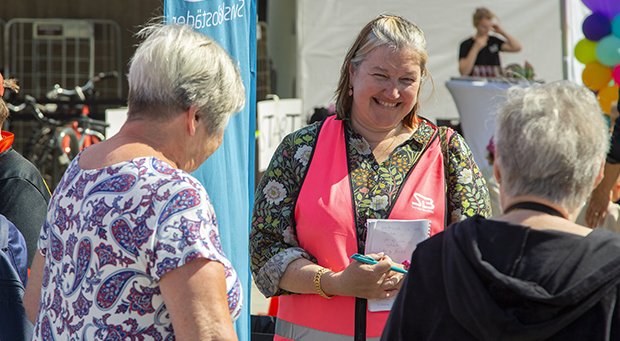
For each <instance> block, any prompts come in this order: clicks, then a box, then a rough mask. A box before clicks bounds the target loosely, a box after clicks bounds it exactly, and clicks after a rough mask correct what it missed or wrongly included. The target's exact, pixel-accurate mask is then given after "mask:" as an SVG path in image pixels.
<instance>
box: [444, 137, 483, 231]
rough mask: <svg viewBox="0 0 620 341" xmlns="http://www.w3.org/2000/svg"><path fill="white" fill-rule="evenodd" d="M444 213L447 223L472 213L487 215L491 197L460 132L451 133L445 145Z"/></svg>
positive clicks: (464, 217) (460, 219) (470, 215)
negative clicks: (445, 201)
mask: <svg viewBox="0 0 620 341" xmlns="http://www.w3.org/2000/svg"><path fill="white" fill-rule="evenodd" d="M448 149H449V151H450V155H449V162H450V167H448V169H449V174H448V194H447V195H448V214H450V215H451V218H452V219H451V223H454V222H457V221H462V220H465V219H467V218H469V217H472V216H474V215H477V214H479V215H482V216H484V217H485V218H488V217H490V216H491V203H490V202H491V201H490V199H489V191H488V189H487V186H486V182H485V181H484V178H483V176H482V173H480V170H479V169H478V166H477V165H476V162H475V161H474V156H473V154H472V153H471V150H470V149H469V146H468V145H467V143H465V140H464V139H463V137H462V136H461V135H459V134H458V133H456V132H455V133H454V134H453V135H452V137H451V138H450V143H449V145H448Z"/></svg>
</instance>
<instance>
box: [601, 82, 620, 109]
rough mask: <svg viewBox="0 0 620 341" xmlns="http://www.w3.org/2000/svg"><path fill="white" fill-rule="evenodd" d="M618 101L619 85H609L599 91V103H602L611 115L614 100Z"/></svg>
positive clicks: (602, 107) (602, 106)
mask: <svg viewBox="0 0 620 341" xmlns="http://www.w3.org/2000/svg"><path fill="white" fill-rule="evenodd" d="M617 101H618V85H613V86H608V87H606V88H603V89H601V91H599V92H598V103H599V104H600V105H601V109H602V110H603V111H604V112H605V113H606V114H607V115H609V113H610V112H611V105H612V103H613V102H617Z"/></svg>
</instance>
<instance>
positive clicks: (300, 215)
mask: <svg viewBox="0 0 620 341" xmlns="http://www.w3.org/2000/svg"><path fill="white" fill-rule="evenodd" d="M435 140H436V141H438V140H439V139H435ZM433 144H436V145H437V146H439V143H438V142H437V143H433ZM346 150H347V142H346V141H345V132H344V124H343V122H342V121H336V120H334V118H333V117H331V118H328V119H326V120H325V122H324V123H323V126H322V127H321V131H320V132H319V136H318V141H317V143H316V147H315V150H314V154H313V156H312V160H311V161H310V162H311V163H310V165H309V166H308V173H307V174H306V178H305V180H304V184H303V185H302V188H301V191H300V194H299V197H298V199H297V204H296V206H295V222H296V227H295V228H296V230H297V238H298V241H299V245H300V247H301V248H303V249H304V250H306V251H308V252H309V253H310V254H311V255H313V256H314V257H316V259H317V261H318V264H319V265H321V266H323V267H326V268H329V269H332V270H333V271H336V272H339V271H342V270H344V269H345V268H346V267H347V266H348V265H349V264H350V262H351V261H350V260H349V256H350V255H352V254H353V253H356V252H357V231H356V229H355V218H354V217H355V215H354V213H353V209H354V206H353V202H352V193H351V185H350V179H349V170H348V165H347V153H346ZM428 152H431V153H435V152H436V153H438V156H437V155H429V156H428V157H424V156H425V155H423V156H422V157H421V158H420V160H419V161H418V163H417V165H416V168H414V169H413V173H412V174H411V175H410V177H409V179H408V180H407V182H406V183H405V184H404V185H403V186H402V190H401V193H400V194H399V197H398V199H397V200H396V203H394V208H393V209H392V211H391V213H390V218H391V219H428V218H432V219H433V220H431V229H432V230H433V228H436V229H437V230H440V229H441V230H442V229H443V218H444V214H443V211H444V203H445V192H444V191H443V190H437V189H440V188H441V189H443V188H444V180H443V179H444V178H443V174H444V173H443V161H442V158H441V153H440V148H437V149H433V150H428V151H427V152H425V153H424V154H427V153H428ZM437 162H438V163H437ZM429 172H430V173H437V174H435V175H437V176H435V175H428V174H427V173H429ZM417 178H419V179H417ZM427 182H428V183H427ZM419 187H420V188H421V187H424V188H425V190H424V191H419V190H418V188H419ZM428 188H433V189H434V191H427V190H426V189H428ZM416 193H417V194H416ZM413 200H418V201H416V202H415V205H418V206H419V208H420V209H415V208H413V206H415V205H413ZM431 204H432V205H431ZM433 205H434V207H432V206H433ZM435 216H436V217H435ZM437 222H441V223H437ZM433 232H435V231H433ZM388 316H389V312H388V311H382V312H367V318H366V321H367V328H366V336H367V337H368V338H373V337H376V338H378V337H380V336H381V333H382V331H383V328H384V326H385V322H386V321H387V318H388ZM278 320H283V321H287V322H289V323H291V324H293V325H297V326H302V327H306V328H308V329H310V330H318V331H323V332H328V333H333V334H337V335H342V336H350V337H352V336H353V333H354V327H355V298H353V297H342V296H336V297H334V298H333V299H331V300H327V299H325V298H322V297H320V296H319V295H317V294H305V295H288V296H280V298H279V307H278ZM275 340H282V338H279V337H278V336H276V338H275Z"/></svg>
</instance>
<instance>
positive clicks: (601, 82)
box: [575, 0, 620, 114]
mask: <svg viewBox="0 0 620 341" xmlns="http://www.w3.org/2000/svg"><path fill="white" fill-rule="evenodd" d="M582 2H583V4H584V5H586V7H588V8H589V9H590V10H591V11H592V14H591V15H590V16H588V17H587V18H586V19H585V20H584V21H583V25H582V30H583V35H584V36H585V39H582V40H581V41H579V42H578V43H577V45H575V58H577V60H578V61H579V62H581V63H583V64H585V65H586V67H585V69H584V70H583V73H582V75H581V79H582V81H583V84H584V85H585V86H586V87H588V88H589V89H591V90H592V91H595V92H597V96H598V100H599V103H600V104H601V108H602V109H603V111H604V112H605V113H607V114H609V112H610V110H611V104H612V102H615V101H617V100H618V87H619V86H620V0H582ZM612 80H613V82H612Z"/></svg>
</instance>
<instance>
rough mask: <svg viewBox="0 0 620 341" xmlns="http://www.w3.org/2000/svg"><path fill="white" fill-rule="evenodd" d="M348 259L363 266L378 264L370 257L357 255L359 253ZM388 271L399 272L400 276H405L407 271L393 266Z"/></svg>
mask: <svg viewBox="0 0 620 341" xmlns="http://www.w3.org/2000/svg"><path fill="white" fill-rule="evenodd" d="M349 258H351V259H353V260H356V261H358V262H361V263H364V264H377V263H379V262H378V261H376V260H375V259H373V258H371V257H368V256H366V255H362V254H359V253H354V254H353V256H351V257H349ZM390 270H392V271H396V272H400V273H402V274H406V273H407V270H405V269H401V268H397V267H395V266H393V267H391V268H390Z"/></svg>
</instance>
